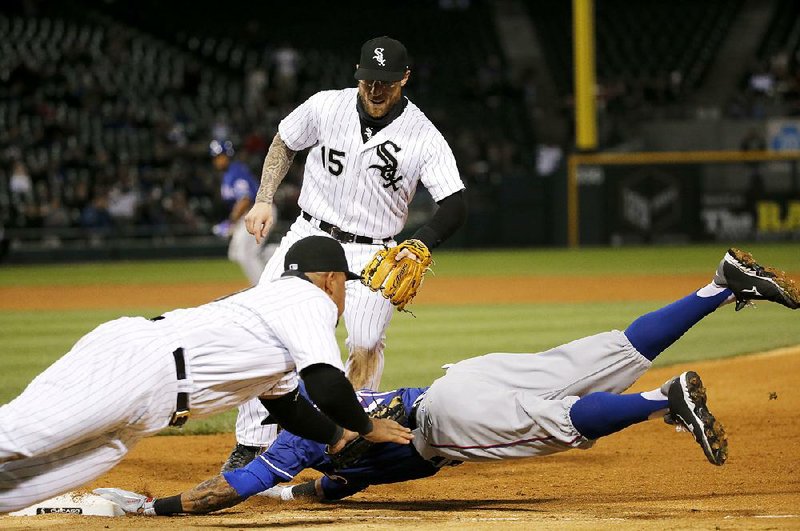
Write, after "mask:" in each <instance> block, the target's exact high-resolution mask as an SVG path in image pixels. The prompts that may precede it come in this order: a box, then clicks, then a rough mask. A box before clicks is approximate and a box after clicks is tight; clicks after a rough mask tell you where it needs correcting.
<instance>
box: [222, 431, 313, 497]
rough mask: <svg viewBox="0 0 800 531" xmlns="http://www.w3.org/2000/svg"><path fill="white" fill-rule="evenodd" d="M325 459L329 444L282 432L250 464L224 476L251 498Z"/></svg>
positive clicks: (241, 494)
mask: <svg viewBox="0 0 800 531" xmlns="http://www.w3.org/2000/svg"><path fill="white" fill-rule="evenodd" d="M324 459H325V445H323V444H320V443H317V442H314V441H310V440H308V439H303V438H301V437H297V436H296V435H292V434H291V433H289V432H288V431H282V432H281V433H280V434H279V435H278V438H277V439H275V442H274V443H273V444H272V446H270V447H269V449H268V450H267V451H266V452H264V453H263V454H261V455H259V456H258V457H256V458H255V459H253V460H252V461H250V463H249V464H248V465H247V466H245V467H243V468H239V469H237V470H232V471H230V472H224V473H223V474H222V475H223V476H224V477H225V480H226V481H227V482H228V483H229V484H230V486H231V487H233V489H234V490H235V491H236V493H237V494H238V495H239V496H241V497H242V498H247V497H249V496H252V495H253V494H256V493H258V492H261V491H263V490H266V489H268V488H270V487H274V486H275V485H276V484H278V483H282V482H284V481H290V480H291V479H292V478H294V476H295V475H297V473H298V472H300V471H301V470H303V469H305V468H316V467H317V466H318V465H319V464H320V463H321V462H322V461H323V460H324Z"/></svg>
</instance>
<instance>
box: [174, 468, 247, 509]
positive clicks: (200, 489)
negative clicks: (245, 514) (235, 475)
mask: <svg viewBox="0 0 800 531" xmlns="http://www.w3.org/2000/svg"><path fill="white" fill-rule="evenodd" d="M242 499H243V498H242V497H241V496H239V495H238V494H237V493H236V491H235V490H233V487H231V486H230V485H229V484H228V482H227V481H225V478H224V477H222V475H219V476H215V477H213V478H211V479H209V480H207V481H204V482H202V483H200V484H199V485H198V486H196V487H195V488H193V489H191V490H187V491H186V492H184V493H183V494H181V504H182V505H183V512H185V513H208V512H211V511H218V510H220V509H225V508H227V507H233V506H234V505H236V504H237V503H239V502H241V501H242Z"/></svg>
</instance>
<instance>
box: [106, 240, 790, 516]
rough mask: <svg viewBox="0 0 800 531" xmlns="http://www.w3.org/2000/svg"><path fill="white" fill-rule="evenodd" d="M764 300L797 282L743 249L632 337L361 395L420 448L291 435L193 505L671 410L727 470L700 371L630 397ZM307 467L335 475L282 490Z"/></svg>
mask: <svg viewBox="0 0 800 531" xmlns="http://www.w3.org/2000/svg"><path fill="white" fill-rule="evenodd" d="M756 294H758V295H756ZM753 298H759V299H766V300H770V301H772V302H776V303H778V304H782V305H784V306H787V307H789V308H793V309H797V308H798V307H800V290H798V289H797V286H796V285H795V284H794V282H793V281H791V280H789V279H788V278H786V277H785V275H784V274H783V273H778V272H776V271H775V270H773V269H768V268H763V267H761V266H760V265H758V264H757V263H756V262H755V261H754V260H753V259H752V256H750V255H749V254H748V253H744V252H742V251H738V250H734V249H732V250H730V251H729V252H728V253H727V254H726V255H725V257H724V258H723V259H722V261H721V262H720V264H719V267H718V269H717V274H716V275H715V277H714V279H713V281H712V282H711V283H710V284H708V285H706V286H704V287H703V288H701V289H699V290H697V291H696V292H694V293H691V294H689V295H688V296H686V297H684V298H682V299H680V300H678V301H676V302H674V303H672V304H670V305H669V306H666V307H664V308H661V309H659V310H656V311H654V312H651V313H648V314H645V315H643V316H641V317H639V318H638V319H636V320H635V321H634V322H633V323H631V325H630V326H628V328H627V329H625V331H624V332H621V331H619V330H614V331H610V332H605V333H602V334H597V335H594V336H589V337H585V338H582V339H579V340H577V341H573V342H571V343H567V344H566V345H561V346H559V347H556V348H554V349H551V350H548V351H546V352H541V353H538V354H487V355H485V356H480V357H477V358H472V359H468V360H464V361H461V362H459V363H456V364H455V365H452V366H451V367H450V368H449V369H448V370H447V374H446V375H445V376H443V377H442V378H439V379H438V380H436V381H435V382H433V385H432V386H431V387H429V388H408V389H398V390H395V391H389V392H384V393H377V392H374V391H359V392H358V396H359V398H360V399H361V405H362V406H363V407H364V409H365V410H367V411H373V410H376V409H377V408H379V407H380V406H381V405H382V404H388V403H391V402H392V401H393V400H396V399H399V400H400V401H401V402H402V406H403V408H404V410H405V413H406V417H407V421H406V423H407V424H408V425H409V426H410V427H411V428H413V429H415V431H414V433H415V435H416V437H415V438H414V441H413V444H412V445H407V446H400V445H397V444H392V443H388V444H379V445H374V446H372V447H368V448H366V449H365V451H363V453H361V454H357V455H354V456H351V457H352V458H353V459H354V460H352V461H348V462H347V463H346V464H345V465H344V466H338V467H337V466H336V459H333V458H331V456H330V455H329V454H328V453H326V452H325V447H324V446H323V445H321V444H319V443H316V442H313V441H309V440H306V439H303V438H302V437H298V436H297V435H292V434H291V433H288V432H282V433H281V434H280V435H279V436H278V438H277V440H276V441H275V443H274V444H273V445H272V446H271V447H270V448H269V449H268V450H267V451H266V452H264V453H263V454H262V455H260V456H259V457H258V458H257V459H255V460H253V461H252V462H251V463H249V464H248V465H247V466H246V467H244V468H241V469H239V470H233V471H230V472H223V473H222V474H221V475H218V476H216V477H215V478H212V479H210V480H208V481H204V482H202V483H201V484H199V485H197V486H196V487H194V488H192V489H189V490H187V491H185V492H184V493H183V494H181V495H180V498H181V500H182V510H183V512H186V513H206V512H210V511H214V510H218V509H223V508H225V507H230V506H232V505H235V504H237V503H239V502H241V501H243V500H244V499H246V498H247V497H249V496H252V495H254V494H256V493H259V492H262V491H265V490H266V492H265V495H268V496H270V497H273V498H278V499H281V500H291V499H295V498H302V497H310V498H314V499H321V500H338V499H341V498H345V497H347V496H351V495H353V494H355V493H357V492H360V491H362V490H364V489H366V488H367V487H368V486H369V485H378V484H383V483H395V482H398V481H408V480H412V479H420V478H424V477H429V476H432V475H434V474H436V473H437V472H438V471H439V470H440V469H441V468H442V467H443V466H449V465H455V464H459V463H461V462H464V461H477V462H481V461H496V460H505V459H514V458H523V457H536V456H542V455H548V454H552V453H556V452H563V451H566V450H570V449H573V448H583V449H585V448H590V447H591V446H592V445H593V444H594V442H595V441H596V440H597V439H599V438H600V437H604V436H607V435H610V434H612V433H616V432H618V431H620V430H623V429H625V428H627V427H628V426H631V425H633V424H636V423H639V422H644V421H645V420H647V419H649V418H659V417H662V416H664V419H665V420H667V422H668V423H669V424H677V425H680V426H682V427H684V428H685V429H686V431H688V432H689V433H691V434H692V435H693V436H694V438H695V441H696V442H697V443H698V444H699V445H700V447H701V449H702V450H703V453H704V454H705V456H706V458H707V459H708V461H709V462H711V463H712V464H715V465H722V464H724V462H725V459H726V457H727V451H728V447H727V437H726V435H725V431H724V429H723V428H722V424H721V423H720V422H719V421H718V420H717V419H716V418H715V417H714V415H713V414H712V413H711V412H710V410H709V409H708V404H707V396H706V390H705V387H704V386H703V383H702V381H701V380H700V377H699V376H698V375H697V373H696V372H694V371H687V372H684V373H682V374H680V375H678V376H676V377H675V378H672V379H670V380H668V381H667V382H666V383H665V384H664V385H663V386H661V387H660V388H658V389H654V390H652V391H647V392H644V393H634V394H619V393H622V392H623V391H624V390H625V389H627V388H628V387H630V386H631V385H632V384H633V383H634V382H635V381H636V380H637V379H638V378H639V376H641V375H642V374H643V373H644V372H645V371H646V370H647V369H648V368H649V367H650V366H651V363H652V361H653V360H654V359H655V358H656V357H657V356H658V355H660V354H661V353H662V352H663V351H664V350H665V349H667V348H668V347H669V346H670V345H671V344H672V343H674V342H675V341H677V340H678V339H679V338H680V337H681V336H682V335H683V334H685V333H686V332H688V331H689V329H690V328H692V327H693V326H694V325H696V324H697V323H698V322H699V321H701V320H702V319H703V318H704V317H706V316H708V315H709V314H711V313H712V312H714V311H715V310H717V309H718V308H719V307H721V306H722V305H724V304H726V303H728V302H733V300H736V301H737V308H740V307H741V306H742V305H744V304H745V303H747V302H748V301H749V300H751V299H753ZM346 452H347V451H346V450H345V451H344V452H343V454H345V453H346ZM305 468H314V469H316V470H319V471H320V472H322V473H323V474H325V475H324V476H322V477H321V478H318V479H316V480H314V481H309V482H306V483H302V484H300V485H295V486H291V487H274V486H275V485H276V484H277V483H281V482H284V481H290V480H292V479H293V478H294V476H295V475H296V474H298V473H299V472H300V471H302V470H303V469H305ZM95 493H97V494H100V495H101V496H103V497H105V498H107V499H109V500H111V501H113V502H115V503H117V504H119V505H120V507H121V508H122V509H123V510H124V511H126V512H131V513H144V514H149V515H154V514H158V513H157V512H156V511H154V510H153V506H154V500H153V499H152V498H147V497H145V496H143V495H141V494H136V493H133V492H128V491H124V490H121V489H115V488H111V489H97V490H95ZM162 514H163V513H162Z"/></svg>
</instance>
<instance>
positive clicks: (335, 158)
mask: <svg viewBox="0 0 800 531" xmlns="http://www.w3.org/2000/svg"><path fill="white" fill-rule="evenodd" d="M325 152H326V149H325V146H322V165H323V166H324V167H325V168H327V169H328V172H330V174H331V175H335V176H339V175H341V174H342V170H344V164H342V161H343V160H344V156H345V152H344V151H339V150H337V149H333V148H327V157H326V153H325Z"/></svg>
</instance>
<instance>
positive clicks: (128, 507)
mask: <svg viewBox="0 0 800 531" xmlns="http://www.w3.org/2000/svg"><path fill="white" fill-rule="evenodd" d="M92 492H94V493H95V494H97V495H98V496H100V497H101V498H105V499H107V500H108V501H110V502H112V503H116V504H117V505H119V507H120V509H122V510H123V511H125V512H126V513H127V514H146V515H148V516H155V514H156V510H155V509H154V508H153V502H154V498H150V497H148V496H145V495H144V494H138V493H136V492H131V491H129V490H122V489H94V490H93V491H92Z"/></svg>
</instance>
